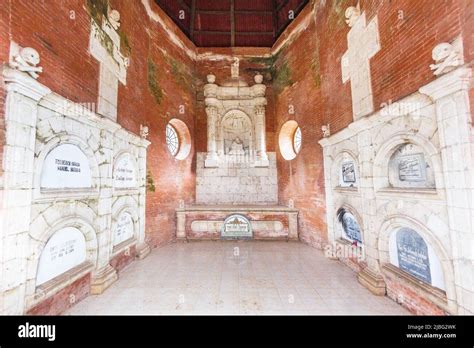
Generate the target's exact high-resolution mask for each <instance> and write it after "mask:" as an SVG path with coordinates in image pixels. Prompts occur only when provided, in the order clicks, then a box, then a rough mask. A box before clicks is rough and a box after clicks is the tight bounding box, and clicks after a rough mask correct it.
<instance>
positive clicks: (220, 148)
mask: <svg viewBox="0 0 474 348" xmlns="http://www.w3.org/2000/svg"><path fill="white" fill-rule="evenodd" d="M232 113H238V114H240V115H243V116H245V117H247V118H248V120H249V121H250V124H251V125H254V124H255V120H254V119H253V118H252V116H251V115H248V114H247V113H246V112H245V111H243V110H242V109H240V108H234V109H230V110H227V111H226V112H225V113H224V114H223V116H222V117H221V118H219V120H218V121H217V127H216V128H217V137H216V143H217V154H218V156H225V144H224V130H223V126H224V125H223V124H224V121H225V120H226V119H227V118H229V117H230V115H231V114H232ZM255 143H256V142H255V127H254V126H252V127H251V130H250V139H249V149H251V148H252V146H253V144H255ZM249 155H252V154H249Z"/></svg>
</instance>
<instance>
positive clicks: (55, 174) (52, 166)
mask: <svg viewBox="0 0 474 348" xmlns="http://www.w3.org/2000/svg"><path fill="white" fill-rule="evenodd" d="M88 187H92V175H91V169H90V166H89V160H88V158H87V156H86V155H85V154H84V152H82V151H81V149H79V147H77V146H76V145H72V144H63V145H59V146H57V147H55V148H54V149H53V150H51V152H49V153H48V155H47V156H46V158H45V160H44V163H43V169H42V172H41V188H55V189H58V188H64V189H66V188H88Z"/></svg>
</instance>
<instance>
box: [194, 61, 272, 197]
mask: <svg viewBox="0 0 474 348" xmlns="http://www.w3.org/2000/svg"><path fill="white" fill-rule="evenodd" d="M231 71H232V76H231V78H230V79H228V80H226V81H224V82H222V83H221V84H220V85H218V84H217V83H216V77H215V76H214V75H212V74H210V75H208V76H207V82H208V83H207V84H206V85H205V86H204V96H205V104H206V113H207V152H205V153H198V156H197V184H196V202H197V203H199V204H201V203H204V204H276V203H277V202H278V189H277V171H276V157H275V153H274V152H270V153H267V150H266V136H265V106H266V105H267V99H266V98H265V91H266V86H265V85H264V84H263V83H262V82H263V76H262V75H260V74H258V75H256V76H255V84H254V85H253V86H249V85H248V84H247V83H246V82H245V81H244V80H243V79H242V78H240V77H239V60H238V59H237V58H236V59H235V60H234V63H233V64H232V67H231Z"/></svg>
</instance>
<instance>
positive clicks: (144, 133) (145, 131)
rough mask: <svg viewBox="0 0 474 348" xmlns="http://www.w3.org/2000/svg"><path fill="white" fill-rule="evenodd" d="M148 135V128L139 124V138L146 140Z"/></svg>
mask: <svg viewBox="0 0 474 348" xmlns="http://www.w3.org/2000/svg"><path fill="white" fill-rule="evenodd" d="M148 134H149V131H148V127H147V126H144V125H142V124H141V125H140V136H141V137H142V138H143V139H146V138H147V137H148Z"/></svg>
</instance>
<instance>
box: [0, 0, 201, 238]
mask: <svg viewBox="0 0 474 348" xmlns="http://www.w3.org/2000/svg"><path fill="white" fill-rule="evenodd" d="M110 3H111V7H112V8H114V9H117V10H119V12H120V14H121V27H120V30H121V32H123V33H125V35H126V37H127V39H128V41H129V43H130V46H131V54H130V67H129V68H128V71H127V85H126V86H123V85H120V86H119V97H118V122H119V123H120V124H121V125H123V126H124V127H125V128H126V129H128V130H130V131H132V132H134V133H136V134H138V132H139V128H140V124H144V125H147V126H149V129H150V136H149V138H148V139H149V140H150V141H151V142H152V144H151V145H150V147H149V148H148V167H149V169H150V171H151V174H152V177H153V180H154V186H155V188H156V190H155V192H148V195H147V212H146V216H147V221H146V234H147V240H148V241H149V242H150V243H151V244H152V246H157V245H159V244H163V243H167V242H169V241H171V240H172V239H173V235H174V231H175V213H174V208H175V207H176V205H177V202H178V200H179V199H183V200H185V201H186V202H192V201H193V200H194V170H193V169H192V163H193V153H194V152H193V151H192V152H191V155H190V156H189V157H188V158H187V159H186V160H184V161H176V160H175V159H174V158H173V157H172V156H171V155H170V154H169V153H168V151H167V148H166V142H165V126H166V124H167V122H168V120H169V119H170V118H172V117H176V118H179V119H181V120H183V121H184V122H185V123H186V124H187V125H188V127H189V129H190V132H191V134H192V135H194V124H193V123H194V103H195V95H194V89H193V81H194V77H193V70H194V62H193V61H192V60H191V59H190V58H189V57H188V56H187V55H186V53H185V52H184V51H183V50H181V49H180V48H177V47H176V45H175V44H174V43H172V41H171V39H170V35H169V34H168V33H167V32H165V31H164V30H163V28H162V27H161V26H160V25H159V24H158V23H156V22H154V21H152V20H151V19H150V18H149V16H148V15H147V13H146V10H145V8H144V6H143V5H142V3H141V2H140V1H119V0H113V1H111V2H110ZM8 4H9V5H11V8H10V11H8V6H0V7H1V9H0V14H1V17H0V35H2V36H1V37H0V59H1V61H2V62H6V61H7V60H8V45H9V38H8V36H6V37H4V36H5V34H7V33H9V32H10V33H11V39H12V40H14V41H15V42H17V43H18V44H20V45H21V46H31V47H33V48H35V49H36V50H38V52H39V53H40V56H41V63H40V65H41V66H42V67H43V73H42V74H41V75H40V77H39V79H38V81H39V82H41V83H43V84H45V85H46V86H48V87H49V88H51V89H52V91H54V92H56V93H58V94H60V95H62V96H64V97H66V98H68V99H70V100H72V101H75V102H80V103H96V102H97V94H98V73H99V63H98V62H97V61H96V60H95V59H94V58H93V57H92V56H91V55H90V54H89V51H88V46H89V35H90V22H91V18H90V15H89V11H88V8H87V2H86V0H64V1H28V0H10V1H8ZM152 8H153V11H155V12H161V10H160V9H159V8H158V6H156V5H155V4H154V3H153V2H152ZM8 16H11V28H10V29H9V30H7V27H8ZM165 21H166V22H167V24H168V26H169V27H171V28H176V27H175V26H174V24H172V22H171V20H168V19H167V18H166V19H165ZM176 33H177V35H178V37H179V38H180V39H181V40H182V41H183V42H184V44H185V45H188V46H189V47H193V46H192V44H191V43H190V42H189V41H188V40H187V38H186V37H185V36H184V35H183V34H182V33H181V32H178V30H176ZM149 59H151V60H153V62H154V64H155V66H156V69H157V71H156V76H157V79H156V80H157V83H158V85H159V86H160V87H161V89H162V92H163V97H162V100H161V103H160V104H158V103H157V102H156V101H155V99H154V98H153V96H152V94H151V93H150V90H149V87H148V80H147V71H148V60H149ZM2 92H3V90H2ZM2 103H3V99H2V95H1V94H0V107H2V106H3V105H2ZM180 105H184V106H185V113H184V114H179V113H178V109H179V106H180ZM1 110H2V113H0V142H1V143H2V144H3V143H4V141H3V136H4V135H3V131H2V130H1V129H2V125H3V122H2V120H3V117H2V115H3V107H2V108H1ZM0 150H2V149H1V148H0ZM2 152H3V151H2ZM170 173H173V174H172V175H170Z"/></svg>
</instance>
